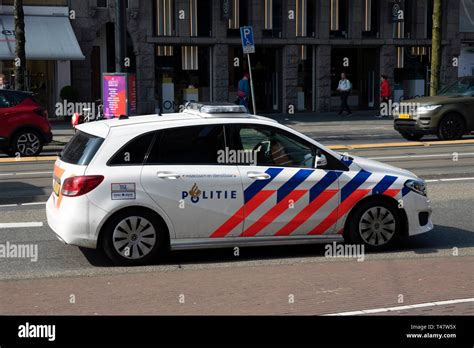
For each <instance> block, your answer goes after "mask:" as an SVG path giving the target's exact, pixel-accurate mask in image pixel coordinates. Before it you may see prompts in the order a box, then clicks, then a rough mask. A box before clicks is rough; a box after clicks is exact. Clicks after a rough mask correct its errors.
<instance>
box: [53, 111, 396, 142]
mask: <svg viewBox="0 0 474 348" xmlns="http://www.w3.org/2000/svg"><path fill="white" fill-rule="evenodd" d="M377 114H378V112H377V110H362V111H353V114H352V115H350V116H346V115H338V113H337V112H325V113H315V112H308V113H295V114H284V113H274V114H271V113H269V114H260V115H261V116H265V117H269V118H272V119H274V120H276V121H278V122H279V123H281V124H284V125H286V126H289V127H292V128H294V129H295V130H297V131H300V132H302V133H305V134H306V135H309V136H312V137H315V138H318V139H325V138H327V137H329V139H330V138H331V137H336V138H339V137H343V136H345V135H347V136H350V137H362V138H367V139H370V137H371V136H372V135H376V136H380V137H386V138H394V137H396V138H399V135H398V133H397V132H396V131H395V130H394V129H393V120H392V119H389V118H382V119H380V118H376V117H375V115H377ZM157 117H159V116H157ZM99 122H100V121H99ZM51 126H52V128H53V134H54V141H53V143H51V144H50V145H48V146H47V147H46V149H48V150H49V151H56V150H58V149H59V148H60V147H62V146H64V145H65V144H66V143H67V142H68V141H69V139H70V138H71V137H72V136H73V134H74V130H73V128H72V126H71V125H70V124H69V122H66V121H62V120H54V122H51ZM321 128H323V129H321Z"/></svg>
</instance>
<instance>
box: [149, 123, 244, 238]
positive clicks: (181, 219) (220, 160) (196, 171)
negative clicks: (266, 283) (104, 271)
mask: <svg viewBox="0 0 474 348" xmlns="http://www.w3.org/2000/svg"><path fill="white" fill-rule="evenodd" d="M158 133H159V135H158V136H157V138H156V139H155V143H154V144H153V146H152V149H151V151H150V154H149V156H148V159H147V162H146V164H145V165H144V167H143V170H142V175H141V181H142V185H143V187H144V188H145V190H146V192H148V194H149V195H150V196H151V197H152V199H153V200H154V202H155V204H156V205H157V207H158V209H159V210H161V211H163V212H164V213H165V214H166V215H167V216H168V218H169V219H170V220H171V222H172V224H173V226H174V230H175V238H177V239H187V240H189V242H190V243H192V239H196V238H209V237H210V236H211V235H212V234H213V233H214V232H215V231H216V230H217V229H218V228H219V227H220V226H221V225H222V224H223V223H224V222H225V221H227V219H228V217H229V216H230V215H232V214H233V213H234V212H235V211H236V210H237V209H238V208H239V207H241V206H242V202H243V194H242V182H241V178H240V175H239V172H238V168H237V166H236V165H235V164H231V163H229V162H228V161H226V158H225V147H226V145H225V133H224V127H223V125H218V124H217V125H200V126H187V127H179V128H170V129H165V130H160V131H159V132H158ZM234 227H235V231H234V233H233V234H231V235H230V236H232V235H238V234H240V232H241V229H242V224H240V225H239V223H237V224H236V225H235V226H234ZM239 229H240V230H239ZM171 238H173V235H171Z"/></svg>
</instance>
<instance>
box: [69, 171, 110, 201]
mask: <svg viewBox="0 0 474 348" xmlns="http://www.w3.org/2000/svg"><path fill="white" fill-rule="evenodd" d="M102 181H104V177H103V176H102V175H84V176H73V177H70V178H67V179H66V180H64V183H63V187H62V189H61V193H62V195H63V196H66V197H79V196H82V195H85V194H86V193H88V192H91V191H92V190H93V189H95V188H96V187H97V186H99V185H100V183H101V182H102Z"/></svg>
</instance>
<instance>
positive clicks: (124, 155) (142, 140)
mask: <svg viewBox="0 0 474 348" xmlns="http://www.w3.org/2000/svg"><path fill="white" fill-rule="evenodd" d="M155 134H156V132H151V133H147V134H142V135H139V136H138V137H136V138H135V139H133V140H131V141H129V142H128V143H127V144H126V145H125V146H123V147H122V148H121V149H120V150H119V151H117V152H116V153H115V155H113V157H112V158H111V159H110V161H109V163H108V165H109V166H133V165H142V164H143V162H144V161H145V156H146V155H147V153H148V150H149V149H150V145H151V143H152V141H153V137H154V136H155Z"/></svg>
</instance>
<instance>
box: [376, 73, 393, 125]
mask: <svg viewBox="0 0 474 348" xmlns="http://www.w3.org/2000/svg"><path fill="white" fill-rule="evenodd" d="M391 97H392V90H391V89H390V83H389V82H388V77H387V75H382V76H381V78H380V98H381V102H380V114H379V115H378V116H376V117H377V118H381V117H388V113H387V112H388V111H389V103H390V98H391ZM383 108H385V110H386V111H387V112H382V109H383Z"/></svg>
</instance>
